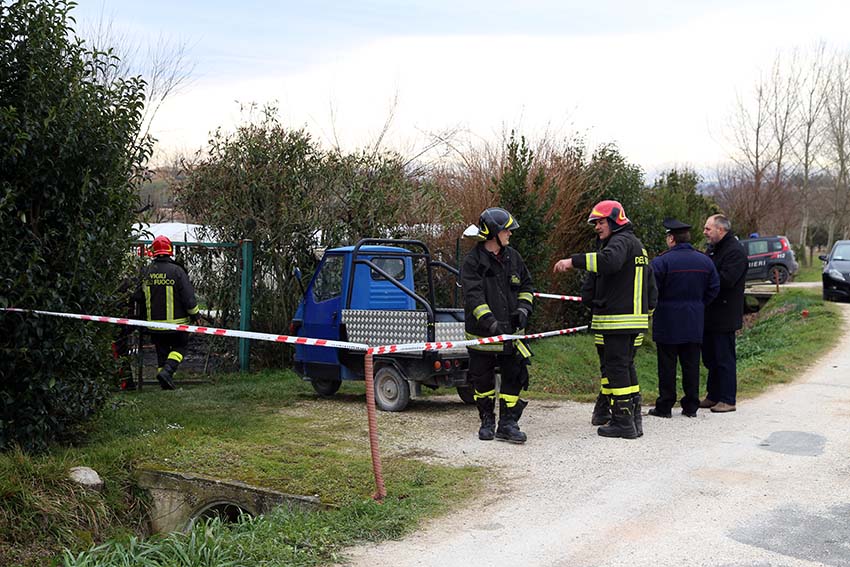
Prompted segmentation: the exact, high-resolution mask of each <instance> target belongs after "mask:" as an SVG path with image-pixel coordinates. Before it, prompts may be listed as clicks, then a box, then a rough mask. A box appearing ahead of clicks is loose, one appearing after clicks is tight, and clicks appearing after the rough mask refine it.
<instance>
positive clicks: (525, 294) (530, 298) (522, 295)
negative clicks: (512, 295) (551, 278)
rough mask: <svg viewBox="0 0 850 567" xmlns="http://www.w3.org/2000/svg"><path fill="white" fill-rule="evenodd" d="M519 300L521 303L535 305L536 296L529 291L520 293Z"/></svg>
mask: <svg viewBox="0 0 850 567" xmlns="http://www.w3.org/2000/svg"><path fill="white" fill-rule="evenodd" d="M517 299H519V300H520V301H527V302H529V303H534V295H533V294H531V293H529V292H527V291H522V292H520V293H519V294H518V295H517Z"/></svg>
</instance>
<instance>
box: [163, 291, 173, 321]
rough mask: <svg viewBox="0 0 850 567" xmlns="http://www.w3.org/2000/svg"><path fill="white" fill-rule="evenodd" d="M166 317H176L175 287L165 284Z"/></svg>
mask: <svg viewBox="0 0 850 567" xmlns="http://www.w3.org/2000/svg"><path fill="white" fill-rule="evenodd" d="M165 318H166V319H168V320H169V321H170V320H171V319H174V287H172V286H170V285H169V286H165Z"/></svg>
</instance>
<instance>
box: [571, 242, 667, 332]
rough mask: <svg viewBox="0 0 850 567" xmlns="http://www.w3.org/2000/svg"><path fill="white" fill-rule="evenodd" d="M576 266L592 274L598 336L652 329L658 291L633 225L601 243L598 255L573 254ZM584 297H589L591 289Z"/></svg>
mask: <svg viewBox="0 0 850 567" xmlns="http://www.w3.org/2000/svg"><path fill="white" fill-rule="evenodd" d="M571 258H572V261H573V266H575V267H576V268H582V269H584V270H587V271H588V272H590V273H592V274H596V277H595V278H594V279H593V286H594V287H593V293H592V300H591V310H592V313H593V315H592V318H591V323H590V328H591V329H592V330H593V331H594V332H595V333H599V334H603V335H605V334H612V335H613V334H637V333H641V332H643V331H646V330H647V329H648V328H649V314H650V311H651V310H652V309H654V308H655V301H656V299H657V290H656V288H655V279H654V278H653V277H652V270H651V269H650V267H649V257H648V255H647V253H646V250H645V249H644V247H643V244H641V241H640V240H638V238H637V236H635V234H634V231H633V230H632V227H631V225H626V226H625V227H623V228H621V229H620V230H618V231H617V232H615V233H613V234H612V235H611V236H610V237H608V239H607V240H603V241H600V242H599V246H598V248H597V251H596V252H589V253H587V254H573V255H572V256H571ZM582 296H583V297H584V296H586V297H590V293H589V290H588V291H585V290H582Z"/></svg>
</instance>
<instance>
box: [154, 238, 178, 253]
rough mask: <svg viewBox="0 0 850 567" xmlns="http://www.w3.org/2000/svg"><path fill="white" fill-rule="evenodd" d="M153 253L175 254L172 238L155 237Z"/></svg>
mask: <svg viewBox="0 0 850 567" xmlns="http://www.w3.org/2000/svg"><path fill="white" fill-rule="evenodd" d="M151 248H153V255H154V256H163V255H167V256H173V255H174V248H173V247H172V246H171V240H170V239H169V238H168V237H167V236H157V237H156V238H154V239H153V245H152V246H151Z"/></svg>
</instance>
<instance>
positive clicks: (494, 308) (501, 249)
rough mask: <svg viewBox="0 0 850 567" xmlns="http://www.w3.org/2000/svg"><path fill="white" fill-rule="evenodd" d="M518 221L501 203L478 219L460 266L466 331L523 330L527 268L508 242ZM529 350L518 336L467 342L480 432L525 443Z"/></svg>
mask: <svg viewBox="0 0 850 567" xmlns="http://www.w3.org/2000/svg"><path fill="white" fill-rule="evenodd" d="M518 228H519V222H517V220H516V219H515V218H514V217H513V216H512V215H511V214H510V213H509V212H508V211H506V210H505V209H502V208H499V207H491V208H489V209H486V210H485V211H484V212H482V213H481V215H480V217H479V220H478V235H477V237H478V239H479V240H480V242H479V243H478V244H477V245H476V246H475V247H473V248H472V250H470V251H469V253H468V254H467V255H466V258H465V259H464V261H463V266H462V268H461V272H460V275H461V282H462V285H463V305H464V311H465V316H466V318H465V326H466V337H467V338H468V339H473V338H482V337H492V336H495V335H501V334H525V326H526V324H527V323H528V317H529V315H531V312H532V307H533V304H534V295H533V294H534V288H533V286H532V283H531V274H530V273H529V271H528V268H526V266H525V263H524V262H523V260H522V257H521V256H520V255H519V252H517V251H516V250H515V249H513V248H511V247H510V239H511V233H512V232H513V231H514V230H516V229H518ZM529 357H531V352H530V351H529V350H528V347H527V346H526V345H525V344H524V343H523V342H522V341H519V340H514V341H505V342H498V343H486V344H480V345H475V346H471V347H469V377H470V380H471V381H472V383H473V385H474V386H475V403H476V405H477V406H478V415H479V417H480V418H481V426H480V428H479V430H478V438H479V439H481V440H482V441H489V440H491V439H494V438H495V439H498V440H500V441H508V442H511V443H525V441H526V434H525V433H524V432H522V431H520V428H519V423H518V422H519V418H520V417H521V416H522V412H523V410H524V409H525V406H526V405H527V404H528V402H526V401H525V400H522V399H520V397H519V395H520V391H521V390H523V389H527V388H528V362H529ZM497 367H498V368H499V374H500V376H501V386H500V389H499V396H498V399H499V423H498V427H497V425H496V413H495V408H496V386H495V379H496V368H497Z"/></svg>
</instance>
